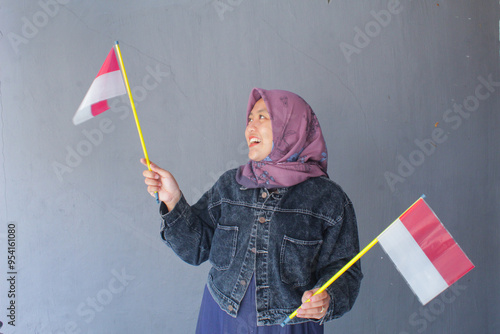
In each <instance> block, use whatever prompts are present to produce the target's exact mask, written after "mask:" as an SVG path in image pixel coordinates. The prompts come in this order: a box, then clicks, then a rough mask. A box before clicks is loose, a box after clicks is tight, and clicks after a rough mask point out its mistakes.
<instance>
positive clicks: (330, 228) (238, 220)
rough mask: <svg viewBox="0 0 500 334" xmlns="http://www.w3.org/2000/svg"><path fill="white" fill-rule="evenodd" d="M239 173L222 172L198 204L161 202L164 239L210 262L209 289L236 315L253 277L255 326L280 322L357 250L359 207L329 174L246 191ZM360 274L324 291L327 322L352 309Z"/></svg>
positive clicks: (193, 260) (182, 253)
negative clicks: (238, 179) (237, 176)
mask: <svg viewBox="0 0 500 334" xmlns="http://www.w3.org/2000/svg"><path fill="white" fill-rule="evenodd" d="M235 174H236V170H230V171H228V172H226V173H225V174H223V175H222V176H221V177H220V179H219V180H218V181H217V182H216V184H215V185H214V186H213V187H212V188H211V189H210V190H209V191H207V192H206V193H205V194H204V195H203V196H202V198H201V199H200V200H199V201H198V203H197V204H195V205H193V206H190V205H188V203H187V202H186V200H185V198H184V197H182V198H181V200H180V201H179V202H178V203H177V205H176V206H175V208H174V209H173V210H172V211H171V212H168V209H167V207H166V206H165V204H163V203H162V205H161V206H160V214H161V216H162V218H163V224H162V228H161V236H162V238H163V240H164V241H165V243H166V244H167V245H168V246H169V247H171V248H172V250H173V251H174V252H175V253H176V254H177V255H178V256H179V257H180V258H181V259H182V260H184V261H185V262H187V263H190V264H192V265H199V264H201V263H202V262H204V261H206V260H209V261H210V263H211V264H212V268H211V270H210V272H209V277H208V283H207V286H208V288H209V291H210V292H211V294H212V296H213V298H214V299H215V301H216V302H217V303H218V304H219V306H220V307H221V309H223V310H224V311H226V312H227V313H228V314H229V315H231V316H233V317H236V315H237V313H238V309H239V306H240V302H241V300H242V299H243V296H244V295H245V292H246V290H247V285H248V283H249V282H250V280H251V278H252V275H255V282H256V303H257V324H258V325H259V326H262V325H274V324H279V323H281V322H282V321H283V320H284V319H285V318H286V317H287V316H288V315H289V314H290V313H292V312H293V311H295V309H296V308H297V307H299V306H300V305H301V298H302V295H303V293H304V292H305V291H307V290H310V289H313V288H317V287H320V286H322V285H323V284H324V283H325V282H326V281H328V280H329V279H330V278H331V277H332V276H333V275H334V274H335V273H336V272H337V271H338V270H339V269H341V268H342V267H343V266H344V265H345V264H346V263H347V262H349V260H350V259H351V258H352V257H354V256H355V255H356V254H357V253H358V252H359V241H358V232H357V225H356V218H355V214H354V209H353V206H352V203H351V201H350V200H349V198H348V197H347V195H346V194H345V193H344V192H343V191H342V189H341V188H340V187H339V186H338V185H337V184H336V183H334V182H333V181H331V180H330V179H328V178H326V177H315V178H311V179H308V180H306V181H304V182H302V183H300V184H297V185H295V186H292V187H288V188H278V189H276V190H274V191H273V190H270V189H265V188H258V189H246V188H243V187H241V185H239V184H238V183H237V182H236V180H235ZM361 278H362V273H361V267H360V264H359V262H358V263H356V264H355V265H354V266H352V267H351V269H349V270H348V271H347V272H346V273H344V274H343V275H342V276H340V277H339V278H338V279H337V280H336V281H335V282H334V283H333V284H332V285H331V286H330V287H329V288H328V289H327V290H326V291H327V292H328V293H329V295H330V297H331V302H330V306H329V308H328V312H327V314H326V315H325V316H324V317H323V319H321V320H320V321H321V323H323V322H325V321H329V320H332V319H335V318H338V317H340V316H341V315H342V314H344V313H345V312H347V311H349V310H350V309H351V307H352V305H353V304H354V301H355V299H356V297H357V295H358V292H359V286H360V282H361ZM308 320H309V319H303V318H298V317H295V318H293V319H292V321H291V323H299V322H305V321H308Z"/></svg>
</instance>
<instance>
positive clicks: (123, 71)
mask: <svg viewBox="0 0 500 334" xmlns="http://www.w3.org/2000/svg"><path fill="white" fill-rule="evenodd" d="M115 49H116V53H117V55H118V61H119V62H120V68H121V70H122V74H123V81H125V87H126V88H127V94H128V98H129V100H130V106H131V107H132V112H133V113H134V119H135V124H136V125H137V131H138V132H139V138H140V139H141V145H142V150H143V151H144V157H145V158H146V163H147V165H148V169H149V170H151V163H150V161H149V157H148V150H147V149H146V144H145V143H144V137H143V135H142V130H141V124H140V123H139V117H137V111H136V109H135V104H134V99H133V98H132V91H131V90H130V85H129V83H128V78H127V72H126V71H125V65H123V59H122V53H121V51H120V45H118V41H116V42H115ZM155 197H156V203H160V200H159V199H158V192H155Z"/></svg>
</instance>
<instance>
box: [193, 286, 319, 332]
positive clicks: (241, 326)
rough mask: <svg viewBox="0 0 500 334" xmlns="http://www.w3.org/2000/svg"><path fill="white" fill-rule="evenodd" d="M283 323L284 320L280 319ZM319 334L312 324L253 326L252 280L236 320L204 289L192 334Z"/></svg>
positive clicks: (316, 326)
mask: <svg viewBox="0 0 500 334" xmlns="http://www.w3.org/2000/svg"><path fill="white" fill-rule="evenodd" d="M283 320H285V319H283ZM236 333H237V334H323V326H322V325H320V324H318V323H316V322H312V321H308V322H304V323H301V324H296V325H290V324H288V325H286V326H285V327H281V326H280V325H279V324H278V325H273V326H257V311H256V306H255V279H254V278H253V277H252V280H251V282H250V285H249V286H248V290H247V292H246V293H245V296H244V297H243V300H242V301H241V305H240V309H239V311H238V316H237V317H236V318H233V317H231V316H230V315H229V314H227V313H226V312H224V311H223V310H221V308H220V307H219V305H218V304H217V302H216V301H215V300H214V299H213V298H212V295H211V294H210V291H209V290H208V287H205V292H204V293H203V300H202V301H201V308H200V314H199V316H198V325H197V326H196V334H236Z"/></svg>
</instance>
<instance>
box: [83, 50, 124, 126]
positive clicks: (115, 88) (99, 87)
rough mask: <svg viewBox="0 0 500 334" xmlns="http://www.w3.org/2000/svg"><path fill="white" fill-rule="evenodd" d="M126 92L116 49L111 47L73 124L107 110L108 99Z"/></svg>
mask: <svg viewBox="0 0 500 334" xmlns="http://www.w3.org/2000/svg"><path fill="white" fill-rule="evenodd" d="M126 93H127V90H126V89H125V85H124V84H123V79H122V74H121V73H120V66H119V65H118V61H117V59H116V54H115V49H111V51H109V54H108V56H107V57H106V60H105V61H104V64H102V67H101V69H100V70H99V73H97V77H96V78H95V79H94V81H93V82H92V85H90V88H89V90H88V92H87V94H86V95H85V97H84V98H83V101H82V103H80V106H79V107H78V110H77V111H76V113H75V116H74V117H73V124H75V125H78V124H80V123H83V122H85V121H87V120H89V119H91V118H92V117H95V116H97V115H99V114H101V113H103V112H105V111H106V110H108V109H109V106H108V99H111V98H113V97H116V96H120V95H123V94H126Z"/></svg>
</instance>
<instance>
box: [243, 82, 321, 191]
mask: <svg viewBox="0 0 500 334" xmlns="http://www.w3.org/2000/svg"><path fill="white" fill-rule="evenodd" d="M261 98H262V99H263V100H264V103H265V104H266V107H267V111H268V112H269V116H270V118H271V125H272V128H273V149H272V151H271V153H270V154H269V155H268V156H267V158H265V159H263V160H262V161H253V160H250V161H249V162H248V163H247V164H245V165H243V166H240V167H239V169H238V172H237V174H236V181H237V182H238V183H239V184H241V185H242V186H244V187H247V188H282V187H290V186H293V185H296V184H299V183H301V182H303V181H305V180H307V179H309V178H311V177H316V176H322V175H325V176H328V174H327V173H326V168H327V151H326V143H325V139H324V138H323V134H322V133H321V128H320V126H319V122H318V119H317V118H316V115H315V114H314V112H313V110H312V109H311V107H310V106H309V105H308V104H307V102H306V101H304V100H303V99H302V98H301V97H300V96H298V95H296V94H294V93H291V92H287V91H284V90H264V89H261V88H254V89H253V90H252V92H251V93H250V99H249V101H248V107H247V125H248V116H249V114H250V112H251V111H252V109H253V106H254V105H255V103H256V102H257V101H258V100H260V99H261Z"/></svg>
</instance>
